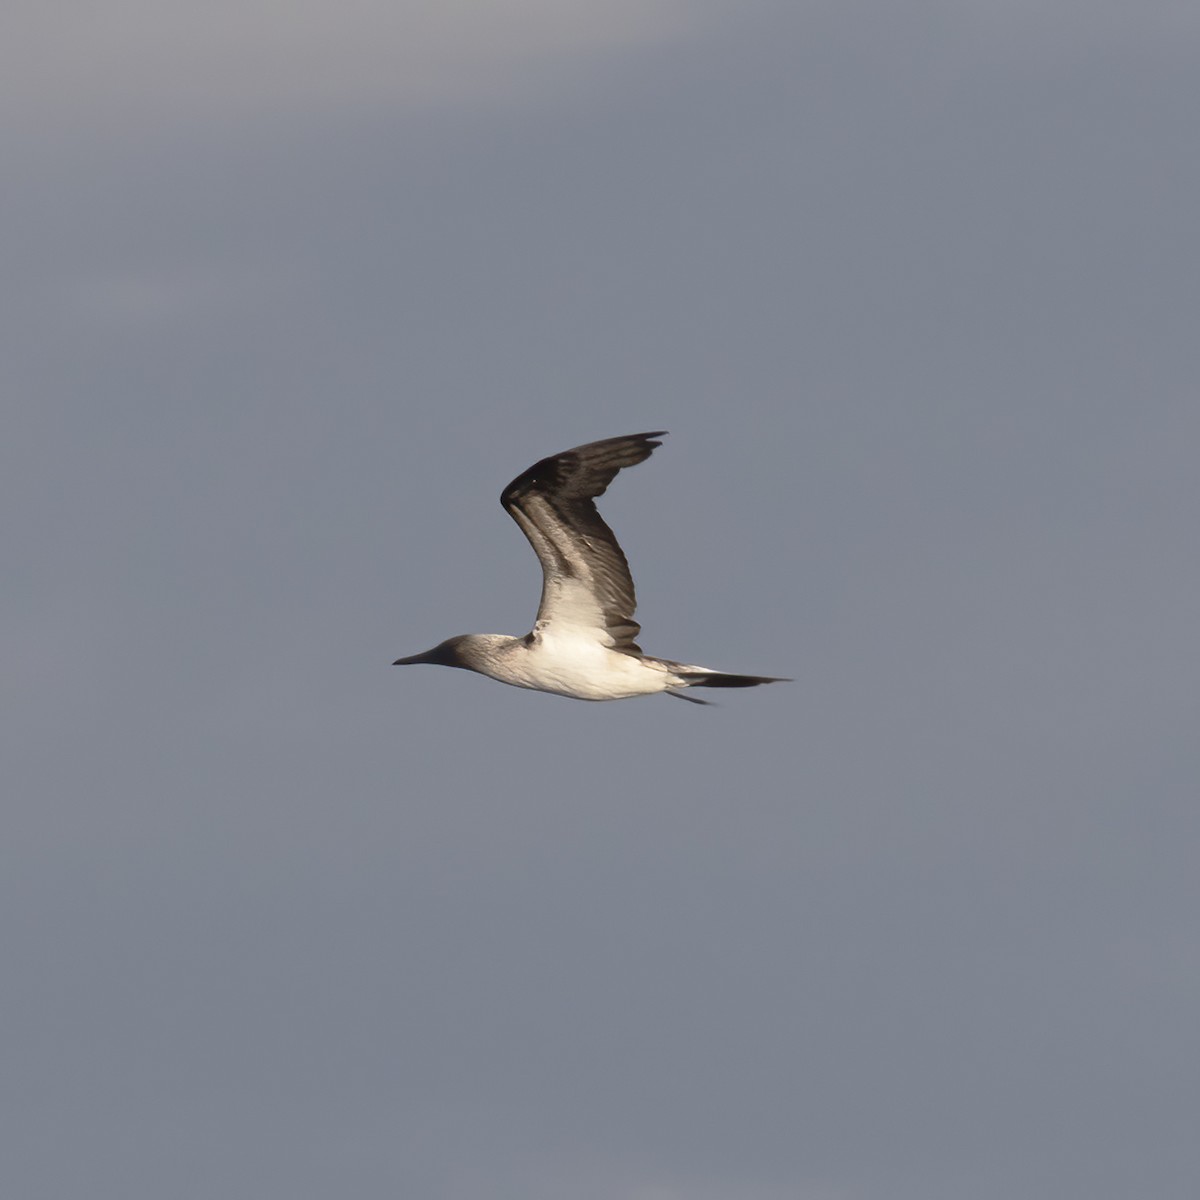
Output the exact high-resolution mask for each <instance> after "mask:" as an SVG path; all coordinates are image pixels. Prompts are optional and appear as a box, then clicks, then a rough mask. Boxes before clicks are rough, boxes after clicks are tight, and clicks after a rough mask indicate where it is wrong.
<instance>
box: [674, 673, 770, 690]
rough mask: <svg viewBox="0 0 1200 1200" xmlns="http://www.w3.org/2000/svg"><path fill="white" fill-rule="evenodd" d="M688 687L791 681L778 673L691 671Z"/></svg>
mask: <svg viewBox="0 0 1200 1200" xmlns="http://www.w3.org/2000/svg"><path fill="white" fill-rule="evenodd" d="M684 678H685V679H686V680H687V684H688V687H757V686H758V685H759V684H760V683H791V682H792V681H791V680H790V679H783V678H781V677H779V676H776V675H729V674H727V673H726V672H724V671H705V672H703V673H701V672H699V671H697V672H695V673H691V672H689V673H688V674H686V675H685V676H684Z"/></svg>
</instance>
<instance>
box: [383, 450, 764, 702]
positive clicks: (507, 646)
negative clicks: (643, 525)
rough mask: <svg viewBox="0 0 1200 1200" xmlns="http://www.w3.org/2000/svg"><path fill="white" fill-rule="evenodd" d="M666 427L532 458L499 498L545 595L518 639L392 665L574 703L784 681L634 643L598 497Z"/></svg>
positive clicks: (455, 640)
mask: <svg viewBox="0 0 1200 1200" xmlns="http://www.w3.org/2000/svg"><path fill="white" fill-rule="evenodd" d="M664 433H665V430H658V431H657V432H654V433H635V434H632V435H630V436H629V437H615V438H605V439H604V440H603V441H599V442H589V443H588V444H587V445H586V446H576V447H575V448H574V449H573V450H564V451H563V452H562V453H561V454H553V455H551V456H550V457H549V458H543V459H542V460H541V462H536V463H534V464H533V466H532V467H530V468H529V470H528V471H525V472H523V473H522V474H520V475H518V476H517V477H516V479H514V480H513V481H512V483H510V484H509V485H508V487H506V488H505V489H504V491H503V492H502V493H501V496H500V503H501V504H502V505H503V506H504V508H505V510H506V511H507V512H508V514H509V516H511V517H512V519H513V520H514V521H516V523H517V524H518V525H519V526H520V527H521V532H522V533H523V534H524V535H525V536H526V537H527V538H528V539H529V544H530V545H531V546H532V547H533V550H534V553H535V554H536V555H537V556H538V559H539V561H540V562H541V564H542V600H541V604H540V605H539V606H538V613H537V620H536V621H535V622H534V625H533V630H532V632H531V633H527V634H526V635H525V636H524V637H508V636H506V635H505V634H500V633H465V634H461V635H460V636H458V637H452V638H449V639H448V640H446V641H444V642H442V643H441V644H440V645H437V646H434V648H433V649H432V650H426V651H425V653H424V654H413V655H410V656H409V657H408V658H398V659H397V660H396V662H395V663H394V664H393V665H394V666H398V667H399V666H405V665H407V664H409V663H436V664H437V665H438V666H443V667H462V668H464V669H465V670H468V671H477V672H478V673H479V674H480V675H487V676H488V677H489V678H490V679H497V680H499V681H500V682H501V683H509V684H512V685H513V686H515V687H522V688H532V689H534V690H535V691H539V692H553V693H554V694H555V695H558V696H571V697H573V698H574V699H576V700H624V699H626V698H628V697H630V696H648V695H652V694H654V693H655V692H666V693H667V695H669V696H678V697H679V698H680V699H682V700H691V701H693V703H696V704H705V703H707V701H704V700H699V699H697V698H696V697H694V696H685V695H684V694H683V692H684V689H686V688H693V687H727V688H734V687H754V686H756V685H757V684H760V683H785V682H788V681H787V680H782V679H778V678H775V677H773V676H769V675H730V674H727V673H726V672H724V671H713V670H710V669H709V668H708V667H697V666H693V665H691V664H689V663H679V662H673V661H671V660H670V659H667V658H652V657H650V655H648V654H643V653H642V650H641V647H640V646H638V644H637V643H636V642H635V641H634V639H635V638H636V637H637V635H638V633H639V631H640V630H641V626H640V625H639V624H638V623H637V622H636V621H635V620H634V619H633V612H634V608H635V607H636V603H637V602H636V600H635V598H634V591H633V578H632V577H631V575H630V574H629V564H628V563H627V562H626V561H625V555H624V554H623V553H622V551H621V547H620V546H619V545H618V544H617V539H616V538H615V537H614V536H613V532H612V530H611V529H609V527H608V526H607V525H606V524H605V523H604V521H603V519H602V518H601V516H600V514H599V513H598V512H597V511H596V505H595V500H596V497H597V496H603V495H604V493H605V491H606V489H607V488H608V485H609V484H610V483H612V481H613V479H615V478H616V475H617V472H618V471H620V470H621V469H622V468H623V467H632V466H636V464H638V463H640V462H644V461H645V460H646V459H647V458H649V457H650V455H651V453H652V452H653V451H654V449H655V448H656V447H657V446H661V445H662V442H656V441H654V439H655V438H659V437H662V436H663V435H664Z"/></svg>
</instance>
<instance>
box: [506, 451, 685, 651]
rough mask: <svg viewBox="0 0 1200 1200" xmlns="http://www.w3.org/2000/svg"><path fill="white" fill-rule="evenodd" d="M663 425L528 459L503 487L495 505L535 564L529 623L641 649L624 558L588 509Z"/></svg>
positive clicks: (609, 533)
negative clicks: (533, 614)
mask: <svg viewBox="0 0 1200 1200" xmlns="http://www.w3.org/2000/svg"><path fill="white" fill-rule="evenodd" d="M663 432H664V431H659V432H656V433H635V434H631V435H630V436H628V437H615V438H605V439H604V440H603V441H600V442H589V443H588V444H587V445H586V446H576V447H575V448H574V449H573V450H564V451H563V452H562V453H561V454H553V455H551V456H550V457H549V458H543V459H542V460H541V462H537V463H534V464H533V466H532V467H530V468H529V470H528V471H524V472H522V474H520V475H518V476H517V477H516V479H514V480H513V481H512V483H510V484H509V485H508V487H506V488H505V489H504V491H503V492H502V493H501V496H500V503H501V504H503V505H504V507H505V508H506V509H507V510H508V512H509V515H510V516H511V517H512V518H513V520H514V521H516V523H517V524H518V525H519V526H520V527H521V531H522V532H523V533H524V534H525V536H526V537H527V538H528V539H529V544H530V545H531V546H532V547H533V549H534V553H535V554H537V556H538V558H539V560H540V561H541V564H542V600H541V604H540V605H539V606H538V615H537V626H536V627H535V633H536V632H537V630H538V629H544V628H546V627H547V626H549V625H553V626H555V627H563V628H566V627H569V628H572V629H575V630H578V631H581V632H586V633H588V634H591V635H592V636H594V637H596V639H597V640H599V641H601V642H603V643H604V644H605V645H607V646H610V647H611V648H612V649H614V650H621V651H623V652H625V653H628V654H641V650H640V649H639V647H638V646H637V645H636V643H635V642H634V638H636V637H637V635H638V632H639V630H640V629H641V626H640V625H638V623H637V622H636V621H635V620H634V619H633V613H634V609H635V608H636V607H637V599H636V597H635V595H634V590H633V579H632V577H631V576H630V574H629V564H628V563H627V562H626V561H625V555H624V554H623V553H622V552H621V547H620V546H619V545H618V544H617V539H616V538H615V537H614V536H613V531H612V530H611V529H609V527H608V526H607V525H606V524H605V523H604V521H603V520H602V519H601V517H600V514H599V513H598V512H597V511H596V505H595V499H596V497H597V496H602V495H604V492H605V490H606V489H607V488H608V485H609V484H610V483H612V481H613V479H614V478H615V477H616V474H617V472H618V471H620V470H621V468H622V467H632V466H635V465H636V464H637V463H640V462H644V461H645V460H646V459H647V458H649V457H650V455H651V454H652V453H653V451H654V448H655V447H656V446H661V445H662V443H661V442H656V441H654V440H653V439H654V438H657V437H662V436H663Z"/></svg>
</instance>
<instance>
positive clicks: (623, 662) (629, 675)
mask: <svg viewBox="0 0 1200 1200" xmlns="http://www.w3.org/2000/svg"><path fill="white" fill-rule="evenodd" d="M504 665H505V667H506V668H509V669H510V670H511V674H509V672H508V671H506V673H505V678H504V680H503V682H505V683H515V684H516V685H517V686H518V687H526V688H536V689H537V690H539V691H543V692H554V693H555V694H556V695H559V696H572V697H574V698H575V699H577V700H622V699H625V698H627V697H629V696H647V695H651V694H653V693H654V692H661V691H662V690H663V689H664V688H665V687H666V686H667V675H666V672H665V671H663V670H661V669H659V668H657V667H655V666H652V665H650V663H648V662H647V661H646V660H645V659H641V658H635V657H633V656H632V655H629V654H619V653H617V652H616V651H613V650H609V649H608V648H607V647H606V646H602V645H600V643H599V642H596V641H594V640H592V639H590V638H589V639H584V638H574V637H570V636H562V635H557V636H555V635H552V636H549V637H547V636H545V635H544V634H543V635H542V636H541V637H540V638H539V640H538V641H536V642H535V643H534V644H533V645H532V646H530V647H529V648H528V649H526V650H525V651H524V653H522V654H520V655H517V656H514V657H513V658H512V659H509V660H508V661H507V662H506V663H505V664H504Z"/></svg>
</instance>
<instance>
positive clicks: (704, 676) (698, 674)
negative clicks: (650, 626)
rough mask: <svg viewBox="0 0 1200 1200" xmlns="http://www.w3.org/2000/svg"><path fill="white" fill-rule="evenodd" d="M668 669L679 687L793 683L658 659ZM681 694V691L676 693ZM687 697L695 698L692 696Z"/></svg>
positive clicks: (780, 678)
mask: <svg viewBox="0 0 1200 1200" xmlns="http://www.w3.org/2000/svg"><path fill="white" fill-rule="evenodd" d="M658 661H659V662H660V663H662V665H663V666H664V667H666V669H667V671H668V672H670V674H671V675H672V676H673V677H674V678H675V679H676V680H678V682H677V683H674V684H672V686H673V687H677V688H693V687H717V688H743V687H758V685H759V684H760V683H791V682H792V681H791V680H790V679H784V678H782V677H780V676H778V675H734V674H731V673H729V672H728V671H713V670H710V669H709V668H708V667H697V666H693V665H692V664H690V663H680V662H671V661H670V660H668V659H659V660H658ZM674 694H675V695H679V694H680V693H679V692H676V693H674ZM686 699H689V700H691V699H694V697H692V696H688V697H686ZM697 703H699V704H704V703H706V701H704V700H698V701H697Z"/></svg>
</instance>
